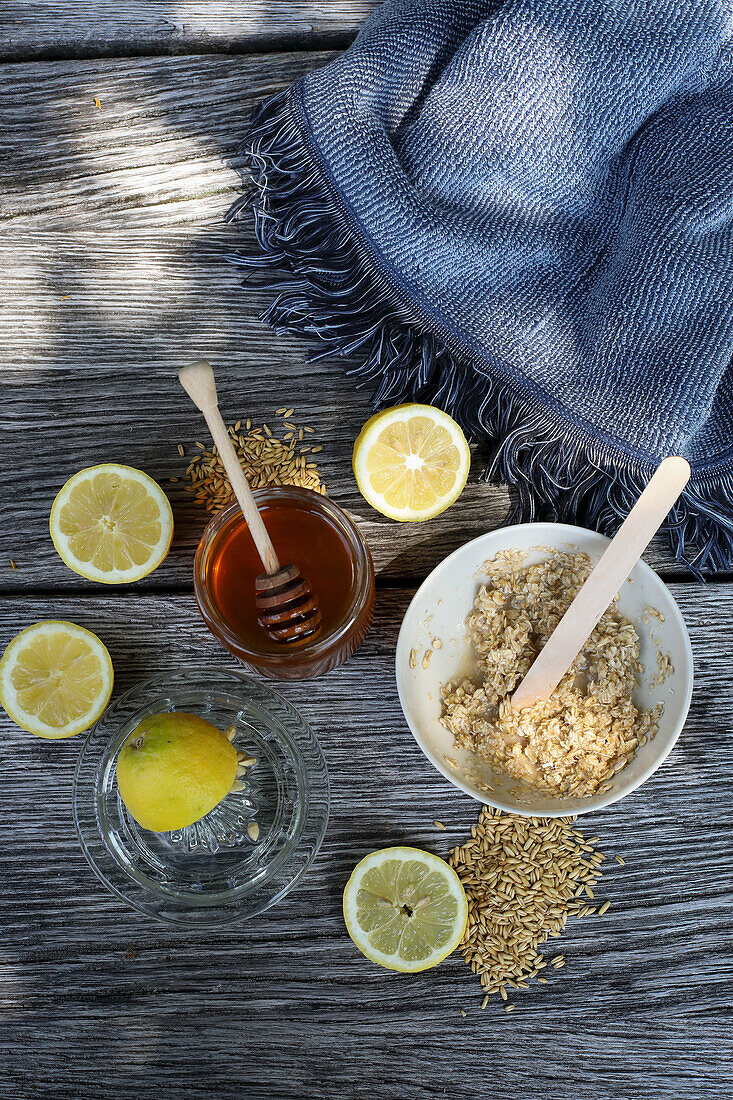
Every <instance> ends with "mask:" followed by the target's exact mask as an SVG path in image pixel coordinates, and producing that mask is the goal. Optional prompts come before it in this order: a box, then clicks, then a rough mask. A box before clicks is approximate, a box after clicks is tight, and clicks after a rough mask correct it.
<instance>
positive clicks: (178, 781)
mask: <svg viewBox="0 0 733 1100" xmlns="http://www.w3.org/2000/svg"><path fill="white" fill-rule="evenodd" d="M236 773H237V753H236V750H235V749H234V746H233V745H232V744H231V743H230V741H229V740H228V739H227V738H226V737H225V735H224V734H223V733H222V732H221V731H220V730H218V729H217V728H216V726H212V724H211V722H207V721H205V719H203V718H198V717H197V716H196V715H195V714H183V713H177V712H172V713H168V714H154V715H151V717H149V718H145V719H143V721H142V722H141V723H140V725H139V726H137V728H136V729H135V730H133V732H132V733H131V734H130V736H129V737H128V738H127V740H126V741H125V743H124V745H123V746H122V748H121V750H120V755H119V757H118V759H117V786H118V788H119V792H120V797H121V798H122V801H123V802H124V804H125V806H126V807H127V809H128V810H129V811H130V813H131V814H132V816H133V817H134V819H135V821H137V823H138V825H142V827H143V829H150V830H151V831H152V832H155V833H167V832H169V831H170V830H171V829H183V828H185V826H186V825H193V823H194V821H199V820H200V819H201V818H202V817H205V816H206V814H207V813H209V811H210V810H213V808H214V806H217V805H218V804H219V803H220V802H221V800H222V798H224V796H225V795H226V794H227V793H228V792H229V790H230V789H231V786H232V783H233V782H234V779H235V776H236Z"/></svg>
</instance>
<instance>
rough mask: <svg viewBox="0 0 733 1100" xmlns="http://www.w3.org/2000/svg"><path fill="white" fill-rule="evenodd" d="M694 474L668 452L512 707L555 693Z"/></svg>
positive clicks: (528, 674) (521, 685) (520, 688)
mask: <svg viewBox="0 0 733 1100" xmlns="http://www.w3.org/2000/svg"><path fill="white" fill-rule="evenodd" d="M689 477H690V467H689V464H688V463H687V462H686V461H685V459H684V458H677V457H673V458H665V459H664V461H663V462H662V463H660V465H659V466H658V467H657V469H656V470H655V471H654V474H653V475H652V477H651V479H650V481H649V483H648V484H647V486H646V487H645V489H644V491H643V493H642V494H641V496H640V497H639V499H638V500H637V502H636V504H635V505H634V507H633V508H632V509H631V511H630V512H629V514H628V516H627V517H626V519H625V520H624V522H623V523H622V524H621V526H620V527H619V529H618V531H617V533H616V535H615V536H614V538H613V539H612V540H611V542H610V543H609V545H608V546H607V547H606V549H605V551H604V552H603V554H602V555H601V557H600V559H599V561H598V562H597V564H596V566H595V568H594V569H593V571H592V573H591V574H590V576H589V577H588V580H587V581H586V582H585V584H584V585H583V586H582V588H581V589H580V591H579V592H578V594H577V596H576V597H575V599H574V600H573V602H572V603H571V604H570V607H569V608H568V609H567V611H566V612H565V614H564V615H563V617H562V619H561V620H560V622H559V623H558V624H557V626H556V627H555V629H554V630H553V632H552V634H551V635H550V637H549V639H548V641H547V644H546V645H545V647H544V649H543V650H541V652H540V653H539V655H538V657H537V659H536V661H535V662H534V664H533V665H532V667H531V668H530V670H529V672H528V673H527V675H526V676H525V677H524V679H523V680H522V682H521V684H520V685H519V687H518V688H517V689H516V691H515V692H514V695H513V696H512V707H513V708H514V709H515V710H521V709H522V708H523V707H528V706H531V705H532V703H536V702H538V701H539V700H540V699H548V698H549V697H550V695H552V693H553V691H554V690H555V688H556V687H557V685H558V684H559V683H560V681H561V680H562V678H563V676H564V675H565V673H566V672H567V671H568V669H569V668H570V666H571V664H572V663H573V661H574V660H575V658H576V657H577V656H578V654H579V653H580V651H581V649H582V648H583V646H584V645H585V643H586V642H587V640H588V638H589V637H590V635H591V633H592V632H593V630H594V629H595V627H596V626H597V625H598V622H599V620H600V618H601V616H602V615H603V612H604V611H605V610H606V608H607V607H608V606H609V604H610V603H611V600H612V599H613V597H614V596H615V595H616V593H617V592H618V591H619V589H620V588H621V585H622V584H623V583H624V581H625V580H626V578H627V577H628V575H629V573H630V572H631V570H632V569H633V568H634V566H635V565H636V563H637V561H638V560H639V558H640V557H641V555H642V554H643V553H644V550H645V549H646V547H647V546H648V545H649V543H650V542H651V540H652V538H653V537H654V535H655V534H656V532H657V531H658V530H659V528H660V526H661V525H662V522H663V521H664V519H665V517H666V515H667V513H668V512H669V510H670V508H671V507H672V505H673V504H674V502H675V501H676V500H677V498H678V496H679V495H680V493H681V492H682V490H683V489H684V487H685V485H686V484H687V482H688V480H689Z"/></svg>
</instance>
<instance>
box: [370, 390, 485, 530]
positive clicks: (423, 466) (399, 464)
mask: <svg viewBox="0 0 733 1100" xmlns="http://www.w3.org/2000/svg"><path fill="white" fill-rule="evenodd" d="M470 465H471V452H470V451H469V449H468V443H467V442H466V437H465V435H464V434H463V432H462V431H461V429H460V427H459V426H458V424H456V422H455V420H453V419H452V417H450V416H448V414H447V413H444V412H442V411H441V410H440V409H436V408H433V406H432V405H397V406H396V407H395V408H393V409H385V410H384V411H383V412H379V413H376V415H375V416H373V417H372V418H371V419H370V420H367V422H366V424H365V425H364V427H363V428H362V430H361V432H360V433H359V436H358V438H357V440H356V443H355V444H354V456H353V466H354V476H355V477H356V483H357V485H358V486H359V491H360V492H361V494H362V496H363V497H364V498H365V500H367V501H368V502H369V504H371V506H372V508H376V509H377V511H378V512H381V513H382V515H384V516H389V517H390V519H399V520H424V519H431V518H432V517H433V516H437V515H438V513H439V512H442V511H444V510H445V509H446V508H447V507H448V506H449V505H451V504H452V503H453V501H454V500H456V499H457V497H458V496H459V495H460V493H461V491H462V489H463V486H464V485H465V484H466V479H467V477H468V471H469V468H470Z"/></svg>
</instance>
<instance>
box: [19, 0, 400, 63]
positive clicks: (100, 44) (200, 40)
mask: <svg viewBox="0 0 733 1100" xmlns="http://www.w3.org/2000/svg"><path fill="white" fill-rule="evenodd" d="M378 4H379V0H311V2H309V0H244V2H243V0H218V2H217V3H211V2H206V0H203V2H202V0H153V2H146V3H144V4H141V3H139V2H137V0H120V2H119V3H114V2H112V0H89V2H88V3H85V4H79V3H77V2H75V0H9V2H8V3H7V4H6V5H5V10H4V11H3V13H2V17H0V60H4V61H31V60H34V59H35V60H41V59H50V58H56V57H76V58H79V57H119V56H124V55H128V54H183V53H204V52H220V53H226V52H230V53H243V52H246V51H250V52H252V51H253V50H274V49H279V50H283V49H291V48H293V47H294V46H296V47H297V48H299V49H306V48H311V49H314V48H316V47H318V46H320V47H323V46H324V45H325V46H328V47H329V48H336V47H338V48H341V47H343V46H345V45H347V43H348V42H350V41H351V39H352V38H353V37H354V34H355V33H356V31H357V29H358V27H359V26H360V24H361V23H362V22H363V20H364V19H365V18H366V16H367V15H369V14H370V12H372V11H373V10H374V8H376V7H377V6H378Z"/></svg>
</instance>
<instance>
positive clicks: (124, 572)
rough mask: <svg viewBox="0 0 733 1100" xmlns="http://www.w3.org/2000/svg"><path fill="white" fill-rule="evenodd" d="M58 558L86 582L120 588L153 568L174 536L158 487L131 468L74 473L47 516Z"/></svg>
mask: <svg viewBox="0 0 733 1100" xmlns="http://www.w3.org/2000/svg"><path fill="white" fill-rule="evenodd" d="M50 529H51V538H52V539H53V544H54V546H55V547H56V549H57V551H58V552H59V554H60V555H61V558H62V559H63V561H64V562H65V564H66V565H68V567H69V568H70V569H73V571H74V572H75V573H78V574H79V575H80V576H82V577H85V578H86V579H87V580H92V581H102V582H103V583H107V584H125V583H129V582H131V581H137V580H140V579H141V578H142V577H145V576H147V575H148V573H151V572H152V571H153V570H154V569H156V568H157V567H158V566H159V565H160V563H161V562H162V561H163V559H164V558H165V556H166V554H167V553H168V549H169V547H170V544H171V539H172V537H173V513H172V511H171V506H170V504H169V502H168V498H167V497H166V495H165V493H164V492H163V490H162V489H161V488H160V486H159V485H158V484H157V483H156V482H155V481H153V479H152V478H150V477H148V475H147V474H145V473H143V472H142V470H135V469H134V468H133V467H132V466H122V465H120V464H118V463H112V462H109V463H105V464H104V465H101V466H91V467H89V468H88V469H85V470H80V471H79V472H78V473H77V474H74V476H73V477H71V478H70V479H69V480H68V481H67V482H66V484H65V485H64V486H63V488H62V489H61V490H60V492H59V493H58V495H57V497H56V499H55V501H54V502H53V507H52V508H51V518H50Z"/></svg>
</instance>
